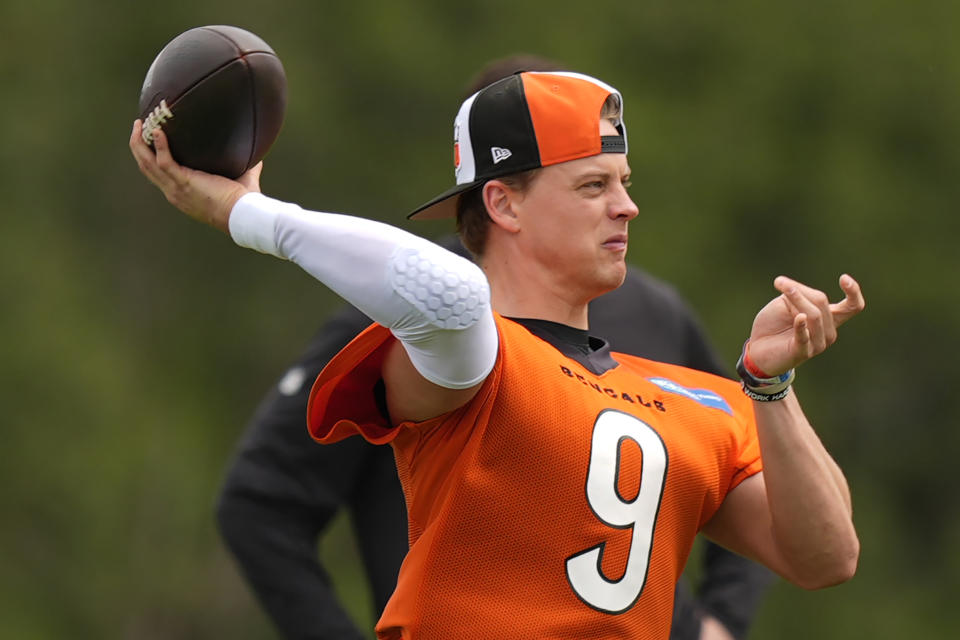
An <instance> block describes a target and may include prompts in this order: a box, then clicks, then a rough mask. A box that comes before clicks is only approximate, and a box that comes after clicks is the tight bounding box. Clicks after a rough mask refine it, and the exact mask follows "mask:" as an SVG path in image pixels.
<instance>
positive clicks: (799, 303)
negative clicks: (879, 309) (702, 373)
mask: <svg viewBox="0 0 960 640" xmlns="http://www.w3.org/2000/svg"><path fill="white" fill-rule="evenodd" d="M773 286H774V287H776V289H777V290H778V291H780V293H781V295H779V296H777V297H776V298H774V299H773V300H771V301H770V302H769V303H767V305H766V306H765V307H763V309H761V310H760V313H758V314H757V317H756V318H755V319H754V321H753V330H752V331H751V333H750V343H749V345H748V349H749V352H750V359H751V360H753V362H754V364H756V365H757V366H758V367H759V368H760V369H762V370H763V371H764V372H765V373H769V374H770V375H771V376H776V375H780V374H781V373H784V372H786V371H788V370H790V369H793V368H794V367H796V366H798V365H800V364H802V363H803V362H806V361H807V360H809V359H810V358H812V357H813V356H815V355H817V354H819V353H822V352H823V351H824V350H825V349H826V348H827V347H829V346H830V345H832V344H833V343H834V342H835V341H836V339H837V327H839V326H840V325H842V324H843V323H844V322H846V321H847V320H849V319H850V318H852V317H853V316H855V315H857V314H858V313H860V312H861V311H863V309H864V306H865V304H866V303H865V302H864V299H863V293H862V292H861V291H860V285H859V284H858V283H857V281H856V280H854V279H853V278H852V277H850V276H849V275H847V274H844V275H842V276H840V288H841V289H842V290H843V292H844V294H846V295H845V297H844V298H843V300H841V301H840V302H836V303H831V302H830V299H829V298H828V297H827V295H826V294H825V293H823V292H822V291H819V290H817V289H813V288H811V287H808V286H806V285H804V284H802V283H800V282H797V281H796V280H793V279H791V278H788V277H786V276H779V277H778V278H777V279H776V280H774V283H773Z"/></svg>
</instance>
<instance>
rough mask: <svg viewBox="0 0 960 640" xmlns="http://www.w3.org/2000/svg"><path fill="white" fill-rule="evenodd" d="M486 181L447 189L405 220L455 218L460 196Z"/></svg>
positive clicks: (475, 181)
mask: <svg viewBox="0 0 960 640" xmlns="http://www.w3.org/2000/svg"><path fill="white" fill-rule="evenodd" d="M484 182H486V180H474V181H473V182H468V183H466V184H458V185H457V186H455V187H453V188H452V189H447V190H446V191H444V192H443V193H441V194H440V195H438V196H437V197H436V198H434V199H433V200H430V201H429V202H426V203H424V204H422V205H420V206H419V207H417V208H416V209H414V210H413V211H412V212H411V213H410V214H409V215H407V220H442V219H444V218H456V217H457V201H458V200H459V199H460V196H461V195H462V194H464V193H466V192H467V191H470V190H471V189H474V188H476V187H479V186H480V185H482V184H483V183H484Z"/></svg>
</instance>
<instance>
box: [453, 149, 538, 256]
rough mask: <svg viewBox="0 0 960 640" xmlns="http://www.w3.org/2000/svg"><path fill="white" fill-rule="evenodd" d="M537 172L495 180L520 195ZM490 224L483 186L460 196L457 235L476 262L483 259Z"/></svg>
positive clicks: (535, 170) (528, 186) (524, 172)
mask: <svg viewBox="0 0 960 640" xmlns="http://www.w3.org/2000/svg"><path fill="white" fill-rule="evenodd" d="M539 172H540V169H539V168H537V169H529V170H527V171H521V172H520V173H514V174H512V175H509V176H502V177H500V178H497V180H499V181H500V182H503V183H504V184H506V185H507V186H508V187H510V188H511V189H514V190H516V191H520V192H521V193H522V192H524V191H526V190H527V189H529V188H530V185H531V184H533V180H534V178H535V177H536V176H537V174H538V173H539ZM484 184H486V183H484ZM490 222H491V220H490V216H489V215H488V214H487V206H486V205H485V204H484V203H483V185H480V186H478V187H476V188H475V189H471V190H470V191H467V192H466V193H464V194H463V195H461V196H460V199H459V200H458V201H457V233H458V234H460V242H462V243H463V246H464V247H466V248H467V251H469V252H470V254H471V255H472V256H473V257H474V259H476V260H479V259H480V258H482V257H483V252H484V250H485V249H486V248H487V234H488V231H489V228H490Z"/></svg>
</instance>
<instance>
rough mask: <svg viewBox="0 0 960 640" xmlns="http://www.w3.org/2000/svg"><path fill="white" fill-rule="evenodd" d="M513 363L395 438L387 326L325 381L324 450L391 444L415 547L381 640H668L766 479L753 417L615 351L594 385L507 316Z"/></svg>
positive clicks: (727, 396) (500, 362)
mask: <svg viewBox="0 0 960 640" xmlns="http://www.w3.org/2000/svg"><path fill="white" fill-rule="evenodd" d="M497 325H498V329H499V333H500V353H499V355H498V358H497V363H496V365H495V367H494V369H493V371H492V372H491V374H490V375H489V376H488V378H487V380H486V381H485V382H484V384H483V386H482V387H481V388H480V390H479V392H478V393H477V395H476V396H475V397H474V398H473V400H471V401H470V402H469V403H467V404H466V405H464V406H463V407H461V408H459V409H457V410H456V411H453V412H451V413H448V414H445V415H443V416H439V417H437V418H435V419H432V420H428V421H426V422H422V423H416V424H414V423H404V424H401V425H398V426H396V427H391V426H390V425H389V424H388V423H387V421H386V420H385V419H384V418H383V416H382V415H381V413H380V411H378V409H377V407H376V403H375V400H374V397H375V396H374V387H375V385H376V384H377V381H378V380H379V378H380V368H381V364H382V362H383V357H384V355H385V353H386V347H387V346H388V345H389V344H390V342H391V341H392V340H394V338H393V336H392V335H391V334H390V332H389V331H388V330H387V329H385V328H383V327H380V326H376V325H375V326H372V327H370V328H369V329H367V330H366V331H365V332H364V333H362V334H360V336H358V337H357V338H356V339H355V340H354V341H353V342H352V343H351V344H350V345H348V346H347V347H346V348H345V349H344V350H343V351H342V352H341V353H340V354H339V355H338V356H337V357H336V358H334V360H333V361H331V363H330V364H329V365H328V366H327V368H326V369H324V371H323V372H322V373H321V374H320V377H319V378H318V379H317V381H316V383H315V385H314V388H313V391H312V393H311V398H310V405H309V410H308V414H309V416H308V422H309V427H310V432H311V434H312V435H313V436H314V437H315V438H316V439H317V440H319V441H320V442H335V441H337V440H340V439H342V438H345V437H347V436H349V435H352V434H355V433H360V434H361V435H362V436H363V437H364V438H366V439H367V440H369V441H371V442H374V443H387V442H389V443H391V444H392V445H393V447H394V453H395V457H396V461H397V469H398V472H399V475H400V479H401V481H402V483H403V488H404V492H405V494H406V500H407V509H408V517H409V524H410V552H409V554H408V555H407V557H406V559H405V560H404V562H403V566H402V568H401V570H400V577H399V581H398V584H397V589H396V591H395V592H394V594H393V597H392V598H391V599H390V601H389V603H388V604H387V607H386V609H385V611H384V612H383V615H382V617H381V618H380V621H379V622H378V624H377V635H378V637H379V638H383V639H386V638H390V639H399V638H403V639H405V640H434V639H436V640H458V639H461V638H462V639H464V640H466V639H469V640H476V639H478V638H482V639H484V640H501V639H506V638H537V639H538V640H545V639H552V638H556V639H564V640H569V639H571V638H576V639H578V640H582V639H585V638H643V639H645V640H646V639H651V638H667V637H668V635H669V631H670V620H671V614H672V611H673V594H674V587H675V584H676V581H677V579H678V577H679V576H680V573H681V572H682V570H683V567H684V564H685V562H686V558H687V555H688V554H689V552H690V548H691V546H692V544H693V541H694V537H695V535H696V533H697V531H698V530H699V529H700V528H701V527H702V526H703V524H704V523H706V522H707V521H708V520H709V519H710V517H711V516H712V515H713V514H714V513H715V512H716V510H717V508H718V507H719V506H720V503H721V502H722V501H723V498H724V496H725V495H726V493H727V492H728V491H730V490H731V489H732V488H734V487H735V486H737V484H739V483H740V482H741V481H742V480H743V479H744V478H746V477H748V476H750V475H752V474H754V473H756V472H758V471H760V469H761V462H760V450H759V445H758V443H757V437H756V428H755V425H754V420H753V410H752V405H751V403H750V401H749V400H748V399H747V398H746V396H744V395H743V393H742V392H741V391H740V389H739V386H738V385H737V384H736V383H734V382H733V381H731V380H726V379H723V378H720V377H717V376H714V375H711V374H708V373H703V372H700V371H693V370H690V369H685V368H683V367H678V366H673V365H667V364H662V363H657V362H652V361H649V360H645V359H642V358H637V357H634V356H628V355H623V354H619V353H615V354H613V357H614V359H615V360H616V361H617V362H618V363H619V365H618V366H616V367H614V368H613V369H611V370H609V371H607V372H605V373H604V374H602V375H595V374H592V373H590V372H589V371H588V370H586V369H585V368H584V367H582V366H581V365H579V364H578V363H577V362H575V361H574V360H571V359H569V358H567V357H566V356H564V355H562V354H561V353H560V352H559V351H557V349H555V348H554V347H553V346H552V345H550V344H549V343H547V342H545V341H543V340H541V339H540V338H537V337H535V336H534V335H532V334H531V333H530V332H529V331H528V330H527V329H526V328H524V327H523V326H521V325H519V324H517V323H515V322H512V321H510V320H507V319H504V318H501V317H499V316H498V317H497Z"/></svg>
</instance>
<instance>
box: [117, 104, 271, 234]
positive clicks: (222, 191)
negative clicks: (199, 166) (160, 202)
mask: <svg viewBox="0 0 960 640" xmlns="http://www.w3.org/2000/svg"><path fill="white" fill-rule="evenodd" d="M142 128H143V123H142V122H141V121H140V120H135V121H134V123H133V130H132V131H131V132H130V151H131V153H133V157H134V159H135V160H136V161H137V166H138V167H139V168H140V173H142V174H143V175H144V176H146V178H147V179H148V180H149V181H150V182H152V183H153V184H154V185H155V186H156V187H157V188H158V189H160V191H162V192H163V195H164V196H165V197H166V199H167V201H168V202H170V204H172V205H173V206H175V207H176V208H177V209H180V210H181V211H183V212H184V213H186V214H187V215H188V216H190V217H191V218H193V219H195V220H199V221H200V222H203V223H205V224H209V225H211V226H213V227H215V228H217V229H220V230H221V231H223V232H225V233H229V227H228V222H229V220H230V212H231V211H232V210H233V206H234V205H235V204H236V202H237V200H239V199H240V198H241V197H243V195H244V194H246V193H249V192H251V191H260V172H261V170H262V169H263V163H262V162H261V163H258V164H257V165H256V166H254V167H253V168H251V169H250V170H249V171H247V172H246V173H245V174H243V175H242V176H240V178H238V179H237V180H230V179H229V178H224V177H223V176H217V175H213V174H210V173H205V172H203V171H197V170H196V169H190V168H189V167H184V166H182V165H179V164H177V161H176V160H174V159H173V155H171V153H170V146H169V144H168V143H167V137H166V135H165V134H164V132H163V130H162V129H157V130H155V131H154V133H153V149H151V148H150V146H149V145H148V144H147V143H146V142H144V141H143V138H142V137H141V136H140V132H141V129H142Z"/></svg>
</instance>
